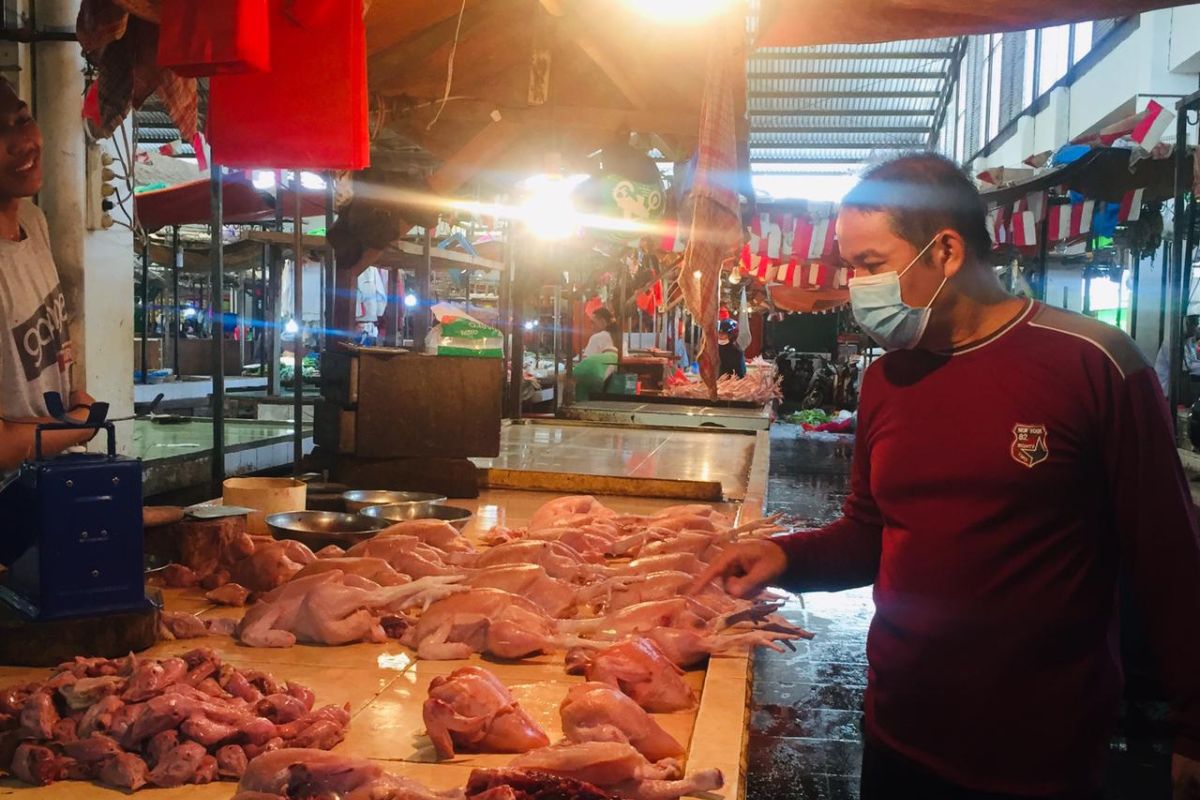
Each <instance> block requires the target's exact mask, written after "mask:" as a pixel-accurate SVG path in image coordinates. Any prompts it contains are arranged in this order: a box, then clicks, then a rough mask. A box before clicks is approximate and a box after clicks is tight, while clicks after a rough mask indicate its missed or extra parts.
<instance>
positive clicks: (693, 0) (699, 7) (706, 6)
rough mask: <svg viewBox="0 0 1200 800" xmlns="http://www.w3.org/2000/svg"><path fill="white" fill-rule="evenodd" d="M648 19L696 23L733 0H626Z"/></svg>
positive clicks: (714, 13) (664, 21)
mask: <svg viewBox="0 0 1200 800" xmlns="http://www.w3.org/2000/svg"><path fill="white" fill-rule="evenodd" d="M626 3H627V4H628V5H630V6H632V7H633V9H634V10H635V11H637V12H638V13H639V14H641V15H642V16H643V17H646V18H647V19H651V20H654V21H655V22H663V23H674V24H676V25H696V24H699V23H701V22H704V21H705V20H707V19H710V18H711V17H713V16H716V15H717V14H718V13H720V12H722V11H724V10H725V9H727V8H729V6H730V4H731V0H626Z"/></svg>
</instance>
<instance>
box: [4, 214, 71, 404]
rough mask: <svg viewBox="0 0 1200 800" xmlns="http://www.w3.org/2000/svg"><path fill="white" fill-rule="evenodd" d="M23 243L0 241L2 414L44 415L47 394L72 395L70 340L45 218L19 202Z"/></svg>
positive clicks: (63, 298)
mask: <svg viewBox="0 0 1200 800" xmlns="http://www.w3.org/2000/svg"><path fill="white" fill-rule="evenodd" d="M20 220H21V230H22V232H23V233H24V238H23V239H22V240H21V241H19V242H12V241H8V240H0V334H2V335H0V416H2V417H4V418H6V419H19V418H22V417H44V416H46V413H47V412H46V403H45V401H44V400H43V399H42V395H43V393H45V392H59V393H60V394H61V395H62V397H63V402H64V403H66V402H67V397H68V395H70V393H71V372H70V365H71V341H70V332H69V330H68V327H67V320H68V317H67V302H66V297H64V295H63V291H62V284H61V283H60V282H59V279H58V270H57V269H55V267H54V256H53V255H52V254H51V252H50V234H49V232H48V231H47V229H46V218H45V216H43V215H42V212H41V210H40V209H39V208H37V206H35V205H33V204H32V203H30V202H29V201H27V200H23V201H21V211H20Z"/></svg>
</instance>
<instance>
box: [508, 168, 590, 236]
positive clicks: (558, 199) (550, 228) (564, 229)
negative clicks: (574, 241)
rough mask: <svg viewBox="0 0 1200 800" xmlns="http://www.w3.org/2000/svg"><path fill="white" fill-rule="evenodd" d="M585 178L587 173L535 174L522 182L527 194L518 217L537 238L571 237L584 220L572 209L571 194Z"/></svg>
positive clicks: (573, 206) (573, 207)
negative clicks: (565, 174) (562, 174)
mask: <svg viewBox="0 0 1200 800" xmlns="http://www.w3.org/2000/svg"><path fill="white" fill-rule="evenodd" d="M587 178H588V176H587V175H568V176H561V175H534V176H533V177H531V178H528V179H526V180H524V181H522V186H524V188H525V189H526V191H528V192H529V195H528V197H526V198H525V202H523V203H522V204H521V207H520V209H519V210H518V216H519V217H520V219H521V221H522V222H524V223H525V226H526V227H528V228H529V230H530V231H532V232H533V235H534V236H537V237H538V238H539V239H546V240H549V241H557V240H560V239H566V238H567V237H568V236H572V235H573V234H575V233H576V232H577V231H578V230H579V229H580V228H581V227H583V220H582V218H581V217H580V215H579V214H578V213H577V212H576V211H575V204H574V202H572V200H571V193H572V192H574V191H575V187H577V186H578V185H579V184H581V183H583V182H584V181H585V180H587Z"/></svg>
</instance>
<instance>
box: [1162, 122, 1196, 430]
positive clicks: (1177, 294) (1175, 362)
mask: <svg viewBox="0 0 1200 800" xmlns="http://www.w3.org/2000/svg"><path fill="white" fill-rule="evenodd" d="M1180 106H1181V107H1180V109H1179V116H1178V118H1177V120H1176V122H1175V141H1176V142H1177V143H1178V145H1179V146H1177V147H1176V148H1175V230H1174V248H1173V252H1172V255H1173V256H1174V258H1172V259H1171V266H1172V269H1173V273H1172V274H1171V276H1170V278H1169V286H1168V288H1169V291H1170V298H1169V300H1168V303H1167V307H1168V312H1167V313H1168V314H1169V315H1170V316H1169V317H1168V322H1167V348H1168V349H1167V353H1168V354H1169V356H1170V364H1171V374H1170V379H1169V381H1168V383H1167V386H1168V388H1169V391H1168V392H1167V399H1168V401H1169V402H1168V404H1167V407H1168V408H1169V409H1170V410H1171V421H1172V423H1174V424H1175V425H1176V426H1178V424H1179V415H1178V413H1177V412H1176V408H1177V407H1178V405H1179V397H1180V391H1179V390H1180V386H1179V373H1180V372H1181V371H1182V369H1183V347H1182V342H1181V341H1180V334H1181V333H1182V330H1181V327H1182V322H1183V303H1184V298H1183V287H1184V281H1185V273H1186V271H1187V266H1188V265H1187V257H1188V253H1187V252H1186V251H1185V249H1184V233H1185V231H1184V225H1186V224H1188V223H1189V222H1190V221H1191V215H1190V214H1188V213H1185V212H1186V211H1187V209H1186V208H1185V207H1184V197H1185V195H1187V194H1189V193H1190V191H1191V186H1190V184H1189V181H1188V178H1189V177H1190V176H1189V174H1188V170H1187V161H1186V155H1187V147H1186V143H1187V132H1188V127H1187V126H1188V121H1187V119H1188V114H1187V112H1188V106H1186V105H1184V104H1182V103H1181V104H1180ZM1191 205H1194V198H1193V200H1192V202H1191V203H1189V206H1191ZM1188 235H1189V237H1190V232H1188Z"/></svg>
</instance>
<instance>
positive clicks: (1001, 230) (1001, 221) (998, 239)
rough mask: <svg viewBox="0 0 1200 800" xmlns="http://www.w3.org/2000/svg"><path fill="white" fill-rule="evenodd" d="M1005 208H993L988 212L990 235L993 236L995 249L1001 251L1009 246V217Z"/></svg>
mask: <svg viewBox="0 0 1200 800" xmlns="http://www.w3.org/2000/svg"><path fill="white" fill-rule="evenodd" d="M1005 210H1006V209H1004V208H1000V207H997V208H993V209H992V210H991V211H989V212H988V217H987V220H988V233H990V234H991V235H992V247H993V249H997V250H998V249H1000V248H1002V247H1004V246H1005V245H1006V244H1008V238H1009V237H1008V215H1007V214H1006V213H1005Z"/></svg>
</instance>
